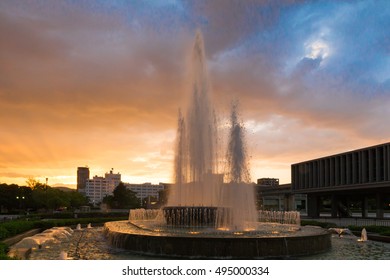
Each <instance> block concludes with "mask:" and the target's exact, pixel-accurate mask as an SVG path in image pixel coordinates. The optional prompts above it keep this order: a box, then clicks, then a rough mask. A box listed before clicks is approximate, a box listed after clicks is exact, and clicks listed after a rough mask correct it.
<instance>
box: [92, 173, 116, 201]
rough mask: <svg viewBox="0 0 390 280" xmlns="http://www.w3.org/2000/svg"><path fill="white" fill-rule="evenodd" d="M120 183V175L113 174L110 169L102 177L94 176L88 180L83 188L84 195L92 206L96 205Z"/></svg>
mask: <svg viewBox="0 0 390 280" xmlns="http://www.w3.org/2000/svg"><path fill="white" fill-rule="evenodd" d="M120 182H121V174H120V173H117V174H115V173H114V172H113V169H111V170H110V172H109V173H106V174H105V175H104V177H99V176H94V177H93V178H92V179H88V180H87V181H86V186H85V195H86V196H87V197H88V198H89V200H90V202H91V203H92V204H93V205H97V204H99V203H100V202H102V200H103V198H104V197H105V196H106V195H111V194H112V193H113V191H114V189H115V188H116V187H117V186H118V185H119V183H120Z"/></svg>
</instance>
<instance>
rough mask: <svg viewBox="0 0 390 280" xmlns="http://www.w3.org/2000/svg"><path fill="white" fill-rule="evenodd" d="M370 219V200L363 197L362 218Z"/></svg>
mask: <svg viewBox="0 0 390 280" xmlns="http://www.w3.org/2000/svg"><path fill="white" fill-rule="evenodd" d="M367 217H368V199H367V197H366V196H364V195H363V197H362V218H367Z"/></svg>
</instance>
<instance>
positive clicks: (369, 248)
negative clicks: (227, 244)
mask: <svg viewBox="0 0 390 280" xmlns="http://www.w3.org/2000/svg"><path fill="white" fill-rule="evenodd" d="M357 239H358V237H356V236H350V237H341V238H340V237H339V236H338V235H333V237H332V249H331V250H330V251H329V252H326V253H323V254H319V255H314V256H308V257H302V258H299V259H302V260H390V244H389V243H382V242H375V241H367V242H357ZM62 252H67V259H84V260H142V259H150V260H152V259H161V258H158V257H151V256H142V255H138V254H133V253H130V252H126V251H124V250H121V249H116V248H112V247H110V246H108V244H107V242H106V239H105V237H104V235H103V228H101V227H96V228H90V229H88V230H87V231H79V232H78V231H75V232H74V233H73V234H72V237H71V238H69V240H65V241H64V242H62V243H53V244H50V247H49V248H42V249H34V250H33V251H32V253H31V255H30V257H29V258H30V259H34V260H52V259H60V255H61V253H62ZM62 254H63V253H62Z"/></svg>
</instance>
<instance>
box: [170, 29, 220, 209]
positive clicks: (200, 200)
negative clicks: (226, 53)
mask: <svg viewBox="0 0 390 280" xmlns="http://www.w3.org/2000/svg"><path fill="white" fill-rule="evenodd" d="M191 68H192V69H191V70H192V72H191V76H192V77H191V78H192V81H191V91H192V92H191V97H190V102H189V105H188V108H187V110H186V112H185V116H183V115H182V113H181V112H179V118H178V119H179V120H178V130H177V139H176V155H175V176H174V177H175V180H176V181H175V185H174V187H173V189H172V190H171V194H170V196H169V200H168V206H205V205H207V206H217V205H216V204H217V195H218V187H219V186H220V184H221V183H222V175H217V172H218V170H217V137H216V125H215V115H214V109H213V105H212V103H211V98H210V90H209V83H208V79H207V67H206V59H205V52H204V43H203V38H202V34H201V33H200V32H197V33H196V37H195V42H194V46H193V50H192V58H191Z"/></svg>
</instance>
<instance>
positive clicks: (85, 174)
mask: <svg viewBox="0 0 390 280" xmlns="http://www.w3.org/2000/svg"><path fill="white" fill-rule="evenodd" d="M88 179H89V168H88V167H77V191H78V192H80V193H85V187H86V183H87V180H88Z"/></svg>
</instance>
